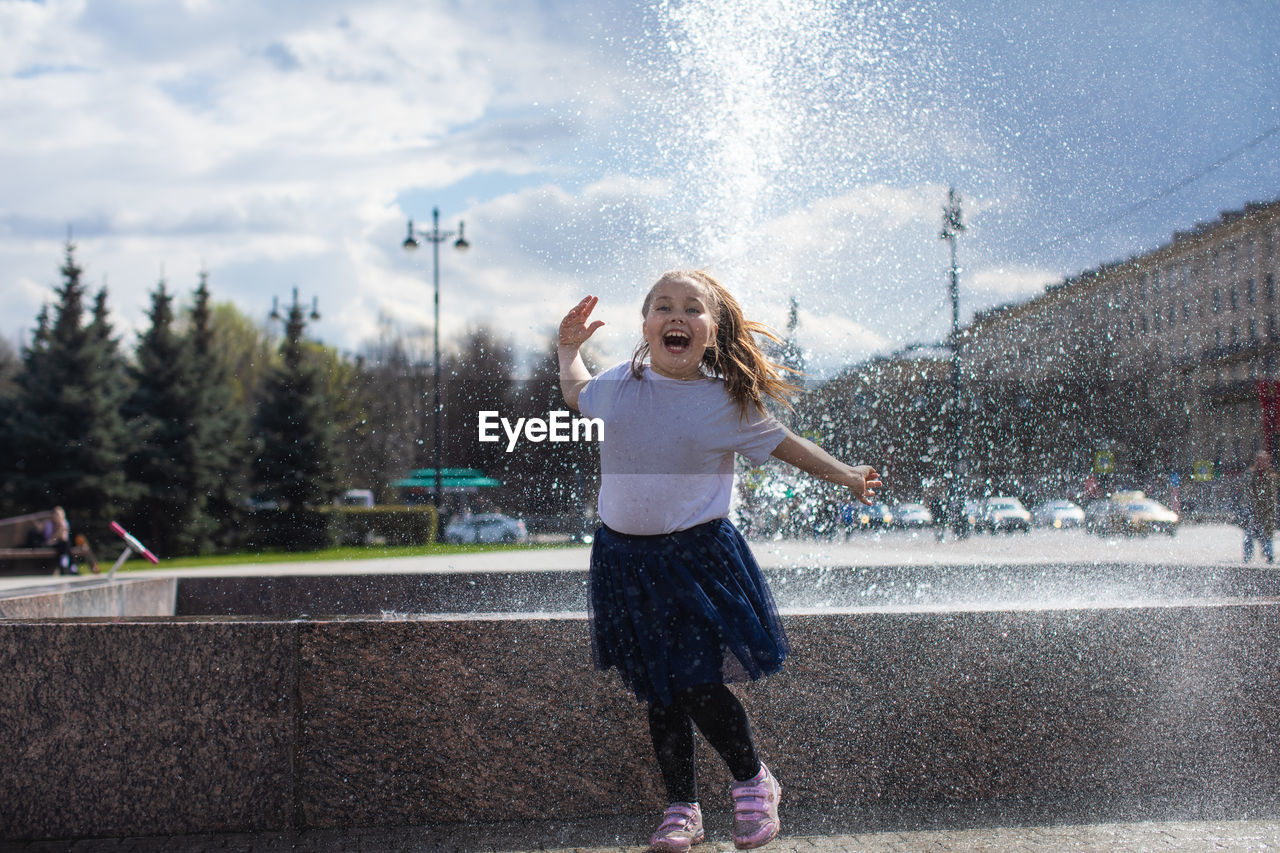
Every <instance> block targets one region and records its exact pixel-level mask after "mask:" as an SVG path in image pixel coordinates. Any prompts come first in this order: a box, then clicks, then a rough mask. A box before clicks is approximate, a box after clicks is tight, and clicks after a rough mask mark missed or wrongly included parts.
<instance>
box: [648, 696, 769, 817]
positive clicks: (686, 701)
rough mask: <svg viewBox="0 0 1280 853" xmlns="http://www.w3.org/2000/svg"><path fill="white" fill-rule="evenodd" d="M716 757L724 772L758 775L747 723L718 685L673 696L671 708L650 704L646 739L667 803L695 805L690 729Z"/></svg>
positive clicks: (733, 698) (741, 779)
mask: <svg viewBox="0 0 1280 853" xmlns="http://www.w3.org/2000/svg"><path fill="white" fill-rule="evenodd" d="M695 723H696V724H697V726H698V731H700V732H702V736H703V737H705V738H706V739H707V742H708V743H710V744H711V746H712V747H713V748H714V749H715V751H716V752H718V753H720V757H721V758H723V759H724V763H725V764H727V765H728V766H729V772H730V773H732V774H733V778H734V779H737V780H738V781H739V782H745V781H746V780H748V779H750V778H752V777H753V776H755V775H756V774H757V773H759V772H760V758H759V757H758V756H757V755H756V747H755V744H754V743H753V742H752V740H751V724H750V723H749V722H748V721H747V712H746V710H745V709H744V708H743V707H742V703H741V702H739V701H738V697H736V696H734V695H733V693H732V692H730V690H729V688H728V687H725V686H724V685H723V684H699V685H698V686H696V687H689V688H687V689H685V690H681V691H680V692H678V693H676V695H675V701H674V702H672V703H671V704H670V705H658V704H656V703H653V704H650V705H649V735H650V736H651V737H652V738H653V751H654V753H655V754H656V755H657V757H658V768H659V769H660V770H661V771H662V782H663V784H664V785H666V788H667V801H668V802H672V803H696V802H697V801H698V779H697V776H696V774H695V771H694V762H693V726H694V724H695Z"/></svg>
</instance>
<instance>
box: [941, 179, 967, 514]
mask: <svg viewBox="0 0 1280 853" xmlns="http://www.w3.org/2000/svg"><path fill="white" fill-rule="evenodd" d="M963 230H964V222H962V221H961V219H960V195H959V193H957V192H956V190H955V187H951V188H949V189H948V190H947V206H946V207H944V208H943V209H942V232H941V233H940V234H938V237H939V238H941V239H943V240H946V241H947V242H948V243H950V244H951V287H950V292H951V337H950V340H949V343H950V348H951V417H950V419H949V420H950V423H949V424H948V426H949V429H948V434H949V437H950V444H951V453H950V456H951V459H950V462H951V472H950V473H951V487H950V488H949V489H948V490H947V514H948V515H949V516H951V524H952V529H953V530H955V533H956V536H959V537H964V536H968V535H969V519H968V517H967V516H966V515H965V512H964V475H965V460H964V458H963V457H964V450H963V448H964V439H963V436H964V424H963V423H962V421H961V409H960V403H961V400H960V268H959V267H958V266H957V265H956V237H957V236H958V235H959V234H960V232H961V231H963Z"/></svg>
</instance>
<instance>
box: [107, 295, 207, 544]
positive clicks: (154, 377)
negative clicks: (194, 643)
mask: <svg viewBox="0 0 1280 853" xmlns="http://www.w3.org/2000/svg"><path fill="white" fill-rule="evenodd" d="M148 316H149V317H150V319H151V326H150V327H149V328H148V329H147V330H146V332H144V333H143V334H142V335H141V337H140V338H139V340H138V346H137V351H136V360H135V364H134V367H133V368H132V369H131V370H130V371H129V372H130V374H131V375H132V377H133V393H132V394H131V395H130V397H129V400H128V401H127V403H126V405H125V416H126V418H127V419H128V424H129V428H130V431H131V432H132V433H133V437H134V441H135V445H136V446H135V448H134V450H133V452H132V453H131V454H130V456H129V461H128V466H127V469H126V470H127V472H128V474H129V479H130V480H131V481H132V482H133V483H135V484H137V485H138V487H139V488H140V489H141V491H142V493H141V495H140V496H139V499H138V502H137V504H135V506H134V512H133V514H132V517H131V521H130V529H131V530H132V531H133V532H134V533H135V534H136V535H137V536H139V537H141V538H142V539H143V541H145V542H147V543H148V544H149V545H150V546H151V547H152V548H153V549H155V550H157V551H160V552H161V553H165V554H174V555H176V554H190V553H197V552H199V551H201V550H207V543H208V542H209V539H210V534H211V532H212V531H211V526H212V525H211V522H210V519H209V517H208V514H207V512H206V505H207V502H208V495H207V493H206V492H205V491H203V490H202V489H200V488H197V487H196V483H195V481H196V480H197V478H199V479H201V480H202V481H204V480H207V478H206V477H201V476H200V474H201V473H202V471H201V469H202V468H203V467H204V466H205V465H206V464H207V461H206V459H205V458H204V457H203V455H202V454H201V452H200V451H201V448H200V446H199V435H198V428H197V427H196V425H195V424H194V422H193V420H192V418H191V398H192V397H194V396H195V394H196V392H197V389H196V382H195V375H194V370H193V365H192V358H191V353H190V350H189V349H188V347H187V346H186V344H185V341H184V340H183V339H182V338H180V337H179V336H178V335H177V334H176V332H175V331H174V328H173V297H172V296H170V295H169V293H168V291H167V290H165V286H164V281H163V280H162V281H161V282H160V284H159V286H157V288H156V290H155V292H154V293H152V295H151V311H150V312H149V314H148Z"/></svg>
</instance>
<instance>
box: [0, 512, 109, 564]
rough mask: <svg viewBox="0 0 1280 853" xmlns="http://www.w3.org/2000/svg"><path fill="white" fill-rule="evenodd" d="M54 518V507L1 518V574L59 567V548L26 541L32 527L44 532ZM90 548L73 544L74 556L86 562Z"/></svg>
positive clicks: (34, 529)
mask: <svg viewBox="0 0 1280 853" xmlns="http://www.w3.org/2000/svg"><path fill="white" fill-rule="evenodd" d="M51 521H53V510H51V509H50V510H45V511H44V512H32V513H28V514H27V515H18V516H14V517H13V518H0V574H15V575H29V574H49V573H51V572H57V570H58V549H57V548H51V547H48V546H40V547H36V548H32V547H29V546H27V545H26V543H27V541H28V536H29V535H30V534H31V532H32V531H36V532H38V533H40V534H41V535H42V536H43V534H44V528H45V524H46V523H47V522H51ZM88 555H89V550H88V549H87V548H80V547H73V548H72V549H71V559H72V560H73V561H80V562H85V561H87V559H88Z"/></svg>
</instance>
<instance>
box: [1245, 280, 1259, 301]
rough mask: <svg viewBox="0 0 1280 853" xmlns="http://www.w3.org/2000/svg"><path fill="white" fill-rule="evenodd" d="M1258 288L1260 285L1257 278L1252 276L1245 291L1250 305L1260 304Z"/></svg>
mask: <svg viewBox="0 0 1280 853" xmlns="http://www.w3.org/2000/svg"><path fill="white" fill-rule="evenodd" d="M1257 290H1258V285H1257V282H1256V280H1255V279H1252V278H1251V279H1249V281H1248V282H1246V283H1245V286H1244V292H1245V296H1246V298H1247V299H1248V300H1249V304H1250V305H1257V304H1258V294H1257Z"/></svg>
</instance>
